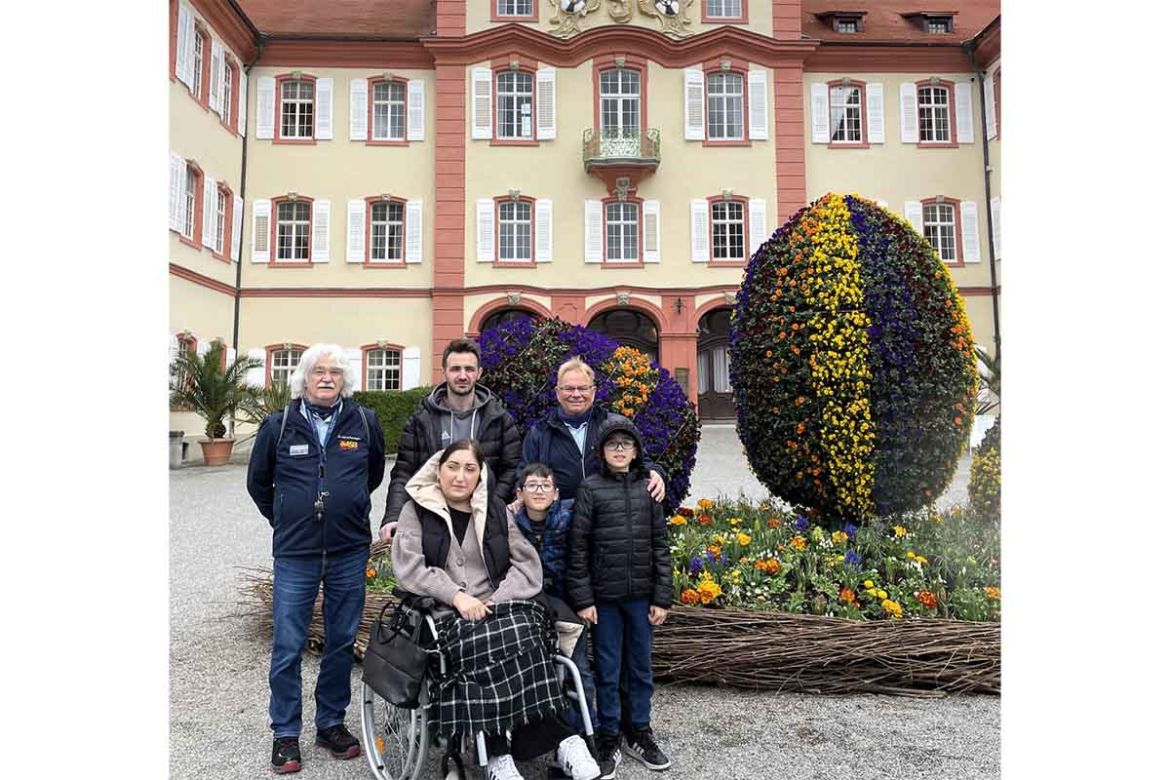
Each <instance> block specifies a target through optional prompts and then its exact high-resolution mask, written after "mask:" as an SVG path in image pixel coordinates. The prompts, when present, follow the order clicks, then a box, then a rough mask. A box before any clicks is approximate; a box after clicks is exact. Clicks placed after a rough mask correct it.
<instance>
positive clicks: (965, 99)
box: [955, 81, 975, 144]
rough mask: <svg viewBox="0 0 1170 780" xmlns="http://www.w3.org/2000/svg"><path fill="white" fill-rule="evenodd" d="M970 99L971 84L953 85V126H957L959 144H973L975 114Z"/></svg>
mask: <svg viewBox="0 0 1170 780" xmlns="http://www.w3.org/2000/svg"><path fill="white" fill-rule="evenodd" d="M973 108H974V105H973V103H972V97H971V82H970V81H960V82H959V83H958V84H955V124H956V125H958V137H959V143H961V144H971V143H975V113H974V111H973Z"/></svg>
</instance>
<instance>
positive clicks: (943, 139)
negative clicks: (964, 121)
mask: <svg viewBox="0 0 1170 780" xmlns="http://www.w3.org/2000/svg"><path fill="white" fill-rule="evenodd" d="M949 98H950V91H949V90H948V89H947V88H946V87H919V88H918V140H919V141H921V142H923V143H949V142H950V140H951V114H950V99H949Z"/></svg>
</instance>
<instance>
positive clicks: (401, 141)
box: [366, 76, 410, 200]
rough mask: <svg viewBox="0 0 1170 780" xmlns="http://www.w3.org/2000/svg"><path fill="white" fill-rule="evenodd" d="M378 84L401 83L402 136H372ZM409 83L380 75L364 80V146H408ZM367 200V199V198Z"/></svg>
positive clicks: (396, 77)
mask: <svg viewBox="0 0 1170 780" xmlns="http://www.w3.org/2000/svg"><path fill="white" fill-rule="evenodd" d="M379 84H401V85H402V90H403V92H402V95H403V102H402V138H377V139H376V138H374V87H376V86H377V85H379ZM409 90H410V84H409V82H408V81H407V79H404V78H401V77H399V76H395V77H393V78H389V79H384V78H382V77H381V76H370V77H369V79H367V81H366V146H410V142H409V141H407V140H406V125H407V124H409V122H410V116H409V113H410V98H409V96H408V92H409ZM367 200H368V199H367Z"/></svg>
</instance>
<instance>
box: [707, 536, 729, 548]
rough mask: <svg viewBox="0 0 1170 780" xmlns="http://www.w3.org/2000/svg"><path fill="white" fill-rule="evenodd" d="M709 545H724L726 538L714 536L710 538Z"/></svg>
mask: <svg viewBox="0 0 1170 780" xmlns="http://www.w3.org/2000/svg"><path fill="white" fill-rule="evenodd" d="M711 544H718V545H720V546H722V545H725V544H727V537H726V536H724V535H723V534H714V535H713V536H712V537H711Z"/></svg>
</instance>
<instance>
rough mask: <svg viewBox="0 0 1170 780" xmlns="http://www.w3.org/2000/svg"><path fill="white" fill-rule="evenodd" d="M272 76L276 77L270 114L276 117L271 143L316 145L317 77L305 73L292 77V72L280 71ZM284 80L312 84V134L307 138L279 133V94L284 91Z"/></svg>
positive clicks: (280, 124) (281, 123) (280, 123)
mask: <svg viewBox="0 0 1170 780" xmlns="http://www.w3.org/2000/svg"><path fill="white" fill-rule="evenodd" d="M273 78H275V79H276V89H275V90H273V91H274V93H275V96H274V97H273V100H274V101H275V105H274V106H273V108H272V115H273V116H274V117H275V118H276V122H275V124H276V126H275V127H274V128H273V129H272V143H274V144H289V145H291V146H316V145H317V77H316V76H312V75H309V74H307V73H301V77H300V78H299V79H293V77H292V72H291V71H290V72H289V73H280V74H278V75H276V76H274V77H273ZM286 81H307V82H309V83H310V84H312V85H313V135H312V136H311V137H309V138H299V137H298V138H285V137H284V136H283V135H281V128H282V126H283V122H281V113H280V95H281V92H283V91H284V82H286Z"/></svg>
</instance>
